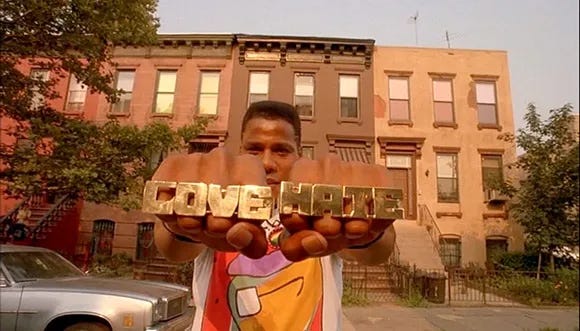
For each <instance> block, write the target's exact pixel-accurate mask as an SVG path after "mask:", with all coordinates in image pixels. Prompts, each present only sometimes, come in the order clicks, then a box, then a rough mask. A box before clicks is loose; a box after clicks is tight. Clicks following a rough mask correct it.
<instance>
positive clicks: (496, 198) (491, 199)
mask: <svg viewBox="0 0 580 331" xmlns="http://www.w3.org/2000/svg"><path fill="white" fill-rule="evenodd" d="M508 200H509V198H508V197H507V196H506V195H504V194H503V193H501V192H500V191H498V190H491V189H487V190H485V202H487V203H503V202H506V201H508Z"/></svg>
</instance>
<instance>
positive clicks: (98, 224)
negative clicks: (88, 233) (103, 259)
mask: <svg viewBox="0 0 580 331" xmlns="http://www.w3.org/2000/svg"><path fill="white" fill-rule="evenodd" d="M114 236H115V222H113V221H111V220H95V221H94V222H93V238H92V240H91V255H112V254H113V238H114Z"/></svg>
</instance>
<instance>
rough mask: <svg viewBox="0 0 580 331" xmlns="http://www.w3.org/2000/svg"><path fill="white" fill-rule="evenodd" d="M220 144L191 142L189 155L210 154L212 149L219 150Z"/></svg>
mask: <svg viewBox="0 0 580 331" xmlns="http://www.w3.org/2000/svg"><path fill="white" fill-rule="evenodd" d="M218 146H219V144H218V143H212V142H197V141H196V142H191V143H189V151H188V152H189V153H190V154H192V153H209V152H210V151H211V150H212V149H214V148H217V147H218Z"/></svg>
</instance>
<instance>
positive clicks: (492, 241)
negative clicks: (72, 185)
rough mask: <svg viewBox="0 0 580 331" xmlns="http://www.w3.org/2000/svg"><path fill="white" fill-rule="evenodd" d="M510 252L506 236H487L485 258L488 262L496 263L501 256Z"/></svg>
mask: <svg viewBox="0 0 580 331" xmlns="http://www.w3.org/2000/svg"><path fill="white" fill-rule="evenodd" d="M507 251H508V238H507V237H506V236H487V238H485V256H486V260H487V262H492V261H494V260H495V259H496V258H497V257H498V256H499V255H502V254H503V253H505V252H507Z"/></svg>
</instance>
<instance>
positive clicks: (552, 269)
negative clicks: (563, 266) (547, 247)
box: [550, 251, 556, 273]
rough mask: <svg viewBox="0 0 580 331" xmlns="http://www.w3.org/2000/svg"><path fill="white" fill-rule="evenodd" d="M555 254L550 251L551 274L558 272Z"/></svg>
mask: <svg viewBox="0 0 580 331" xmlns="http://www.w3.org/2000/svg"><path fill="white" fill-rule="evenodd" d="M554 265H555V263H554V254H553V253H552V251H550V273H554V272H556V267H555V266H554Z"/></svg>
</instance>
